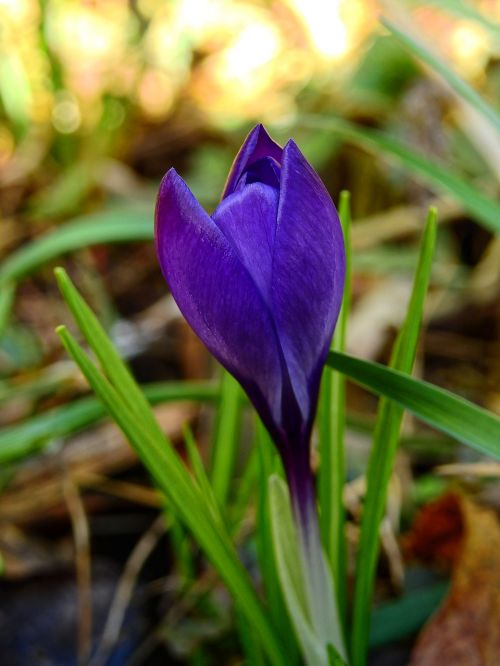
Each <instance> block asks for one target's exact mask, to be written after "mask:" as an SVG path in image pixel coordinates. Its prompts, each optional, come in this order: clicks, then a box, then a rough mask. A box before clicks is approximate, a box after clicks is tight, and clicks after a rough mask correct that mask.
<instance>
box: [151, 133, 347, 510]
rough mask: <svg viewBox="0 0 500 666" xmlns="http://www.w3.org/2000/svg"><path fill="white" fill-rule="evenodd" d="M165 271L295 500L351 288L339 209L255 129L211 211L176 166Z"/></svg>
mask: <svg viewBox="0 0 500 666" xmlns="http://www.w3.org/2000/svg"><path fill="white" fill-rule="evenodd" d="M155 235H156V248H157V252H158V257H159V261H160V265H161V268H162V271H163V274H164V276H165V278H166V280H167V282H168V283H169V285H170V289H171V291H172V294H173V296H174V298H175V300H176V301H177V303H178V305H179V308H180V309H181V311H182V313H183V314H184V316H185V318H186V319H187V321H188V322H189V324H190V325H191V326H192V327H193V329H194V330H195V332H196V333H197V334H198V336H199V337H200V338H201V340H202V341H203V342H204V343H205V345H206V346H207V347H208V349H209V350H210V351H211V352H212V354H213V355H214V356H215V357H216V358H217V359H218V360H219V361H220V363H222V365H223V366H224V367H225V368H227V370H229V372H231V373H232V374H233V375H234V376H235V377H236V379H237V380H238V381H239V382H240V384H241V385H242V386H243V388H244V390H245V391H246V393H247V394H248V396H249V398H250V400H251V401H252V403H253V404H254V406H255V408H256V410H257V412H258V413H259V414H260V416H261V418H262V421H263V422H264V424H265V426H266V427H267V429H268V430H269V433H270V434H271V436H272V438H273V440H274V442H275V443H276V446H277V447H278V449H279V451H280V453H281V456H282V458H283V462H284V465H285V469H286V472H287V476H288V480H289V484H290V488H291V494H292V497H293V498H294V503H295V505H296V507H297V506H298V505H299V506H300V504H301V503H302V499H304V500H306V503H307V499H308V498H306V497H303V496H304V495H307V496H310V494H311V488H312V486H311V482H310V471H309V440H310V434H311V428H312V424H313V419H314V414H315V411H316V404H317V398H318V390H319V384H320V378H321V372H322V369H323V365H324V362H325V358H326V355H327V352H328V348H329V345H330V341H331V337H332V334H333V329H334V327H335V322H336V320H337V316H338V313H339V309H340V305H341V300H342V291H343V286H344V273H345V257H344V244H343V237H342V230H341V226H340V223H339V219H338V216H337V212H336V210H335V206H334V205H333V202H332V200H331V198H330V195H329V194H328V192H327V191H326V189H325V187H324V185H323V183H322V182H321V180H320V178H319V177H318V175H317V173H316V172H315V171H314V169H313V168H312V167H311V165H310V164H309V163H308V162H307V160H306V159H305V157H304V156H303V155H302V153H301V152H300V150H299V148H298V147H297V145H296V144H295V142H294V141H292V140H290V141H288V143H287V144H286V146H285V147H284V148H281V147H280V146H278V145H277V144H276V143H275V142H274V141H273V140H272V139H271V138H270V137H269V135H268V134H267V132H266V130H265V129H264V127H262V125H258V126H257V127H255V128H254V129H253V130H252V131H251V132H250V134H249V135H248V137H247V139H246V141H245V142H244V144H243V146H242V147H241V149H240V152H239V153H238V155H237V157H236V160H235V162H234V164H233V167H232V169H231V172H230V173H229V176H228V179H227V183H226V187H225V189H224V194H223V197H222V201H221V203H220V204H219V205H218V207H217V208H216V209H215V211H214V212H213V214H212V215H208V213H206V212H205V211H204V210H203V208H202V207H201V206H200V204H199V203H198V201H197V200H196V199H195V197H194V196H193V194H192V193H191V191H190V190H189V188H188V187H187V185H186V184H185V182H184V181H183V180H182V179H181V178H180V177H179V176H178V174H177V173H176V172H175V171H174V169H170V171H168V173H167V174H166V176H165V177H164V179H163V181H162V183H161V187H160V192H159V195H158V201H157V206H156V232H155Z"/></svg>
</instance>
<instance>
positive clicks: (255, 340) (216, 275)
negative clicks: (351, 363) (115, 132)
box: [155, 169, 282, 428]
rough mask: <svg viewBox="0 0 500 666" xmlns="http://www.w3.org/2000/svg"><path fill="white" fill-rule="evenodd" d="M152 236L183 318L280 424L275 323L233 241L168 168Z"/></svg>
mask: <svg viewBox="0 0 500 666" xmlns="http://www.w3.org/2000/svg"><path fill="white" fill-rule="evenodd" d="M261 187H264V186H261ZM227 219H228V218H226V221H227ZM155 238H156V250H157V254H158V258H159V262H160V265H161V268H162V271H163V274H164V276H165V278H166V280H167V282H168V283H169V285H170V289H171V291H172V294H173V296H174V298H175V300H176V302H177V304H178V305H179V308H180V309H181V311H182V313H183V314H184V316H185V318H186V319H187V321H188V322H189V324H190V325H191V326H192V328H193V329H194V330H195V331H196V333H197V335H198V336H199V337H200V338H201V340H202V341H203V342H204V344H205V345H206V346H207V347H208V349H209V350H210V351H211V352H212V354H213V355H214V356H215V357H216V358H217V359H218V360H219V361H220V362H221V363H222V365H224V366H225V367H226V368H227V369H228V370H229V371H230V372H231V373H232V374H233V375H234V376H235V377H236V378H237V379H238V381H239V382H240V383H241V384H242V385H243V388H244V389H245V391H246V392H247V393H248V395H249V397H250V398H251V400H252V401H253V403H254V405H255V406H256V408H257V410H258V411H259V413H260V415H261V417H262V418H263V420H264V422H265V423H266V425H267V426H268V427H270V428H272V427H273V424H275V423H279V419H280V415H281V404H280V403H281V393H282V370H281V365H282V360H281V359H282V355H281V351H280V349H279V346H278V341H277V337H276V333H275V327H274V323H273V321H272V319H271V317H270V314H269V311H268V308H267V306H266V304H265V303H264V301H263V300H262V296H261V294H260V292H259V290H258V289H257V288H256V286H255V284H254V282H253V280H252V278H251V277H250V274H249V272H248V270H247V268H246V267H245V266H244V264H243V263H242V261H241V260H240V258H239V257H238V255H237V253H236V251H235V249H234V247H233V244H232V243H231V242H230V241H228V239H227V238H226V237H225V236H224V234H223V232H222V231H221V229H219V227H218V226H217V225H216V224H215V222H214V221H213V220H212V219H211V218H210V217H209V215H208V214H207V213H206V212H205V211H204V210H203V208H202V207H201V206H200V204H199V203H198V202H197V201H196V199H195V197H194V196H193V194H192V193H191V191H190V190H189V188H188V187H187V185H186V184H185V183H184V181H183V180H182V178H180V177H179V176H178V174H177V173H176V172H175V171H174V169H170V171H169V172H168V173H167V175H166V176H165V178H164V179H163V181H162V184H161V187H160V193H159V196H158V201H157V205H156V214H155Z"/></svg>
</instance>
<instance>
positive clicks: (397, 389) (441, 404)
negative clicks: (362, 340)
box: [328, 352, 500, 459]
mask: <svg viewBox="0 0 500 666" xmlns="http://www.w3.org/2000/svg"><path fill="white" fill-rule="evenodd" d="M328 364H329V365H330V366H331V367H333V368H335V369H336V370H338V371H339V372H343V373H344V374H345V375H346V376H347V377H349V378H350V379H352V380H353V381H355V382H357V383H358V384H361V385H362V386H364V387H366V388H367V389H369V390H370V391H373V392H374V393H376V394H377V395H383V396H386V397H387V398H389V399H390V400H393V401H394V402H397V403H399V404H400V405H401V406H402V407H404V408H405V409H407V410H408V411H409V412H411V413H412V414H414V415H415V416H416V417H417V418H419V419H420V420H421V421H424V423H428V424H429V425H431V426H433V427H434V428H436V429H437V430H441V432H444V433H446V434H448V435H450V436H451V437H453V438H454V439H456V440H458V441H459V442H463V443H464V444H468V445H469V446H471V447H472V448H474V449H477V450H478V451H480V452H481V453H485V454H486V455H489V456H491V457H493V458H496V459H500V417H499V416H497V415H496V414H493V412H489V411H487V410H486V409H482V408H481V407H478V406H477V405H475V404H473V403H472V402H469V401H468V400H465V398H461V397H459V396H457V395H455V394H453V393H451V392H450V391H446V390H445V389H442V388H438V387H437V386H434V385H433V384H429V382H424V381H422V380H418V379H414V378H413V377H409V376H408V375H405V374H403V373H401V372H396V371H395V370H390V369H389V368H386V367H385V366H383V365H380V364H379V363H373V362H369V361H363V360H361V359H358V358H354V357H352V356H349V355H348V354H339V353H337V352H332V353H330V354H329V357H328Z"/></svg>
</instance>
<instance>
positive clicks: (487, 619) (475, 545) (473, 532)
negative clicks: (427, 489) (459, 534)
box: [410, 496, 500, 666]
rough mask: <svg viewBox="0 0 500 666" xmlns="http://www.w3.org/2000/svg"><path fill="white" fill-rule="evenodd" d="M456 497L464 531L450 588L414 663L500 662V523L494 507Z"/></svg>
mask: <svg viewBox="0 0 500 666" xmlns="http://www.w3.org/2000/svg"><path fill="white" fill-rule="evenodd" d="M455 497H456V501H457V502H458V506H459V507H460V511H461V516H462V521H463V526H464V532H463V539H462V545H461V550H460V554H459V556H458V558H457V559H456V561H455V564H454V567H453V573H452V584H451V588H450V592H449V594H448V596H447V597H446V599H445V601H444V602H443V604H442V606H441V608H440V609H439V610H438V611H437V613H436V614H435V615H434V616H433V617H432V618H431V620H430V621H429V622H428V623H427V625H426V626H425V627H424V629H423V631H422V633H421V634H420V636H419V638H418V640H417V644H416V646H415V648H414V650H413V654H412V658H411V661H410V666H444V665H445V664H446V665H448V664H450V665H453V666H498V664H499V663H500V632H499V631H498V628H499V626H500V527H499V524H498V520H497V517H496V515H495V513H494V512H493V511H491V510H489V509H484V508H480V507H478V506H477V505H475V504H474V503H473V502H471V501H470V500H468V499H466V498H464V497H460V496H455Z"/></svg>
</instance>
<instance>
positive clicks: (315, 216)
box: [272, 141, 345, 422]
mask: <svg viewBox="0 0 500 666" xmlns="http://www.w3.org/2000/svg"><path fill="white" fill-rule="evenodd" d="M344 276H345V256H344V244H343V236H342V228H341V226H340V222H339V219H338V215H337V211H336V210H335V206H334V205H333V202H332V200H331V197H330V195H329V194H328V192H327V190H326V189H325V187H324V185H323V183H322V182H321V180H320V178H319V176H318V175H317V174H316V172H315V171H314V169H313V168H312V167H311V166H310V164H309V163H308V162H307V160H306V159H305V157H304V156H303V155H302V153H301V152H300V150H299V149H298V147H297V146H296V144H295V143H294V142H293V141H289V142H288V143H287V145H286V146H285V148H284V150H283V160H282V169H281V194H280V202H279V209H278V222H277V228H276V239H275V246H274V261H273V284H272V311H273V315H274V319H275V322H276V325H277V328H278V335H279V338H280V342H281V347H282V349H283V353H284V356H285V361H286V365H287V367H288V371H289V374H290V380H291V383H292V386H293V389H294V392H295V395H296V397H297V401H298V403H299V405H300V408H301V410H302V414H303V417H304V420H305V421H306V422H309V421H310V420H311V419H312V416H313V411H314V408H315V404H316V399H317V393H318V389H319V381H320V376H321V369H322V366H323V363H324V360H325V357H326V354H327V352H328V347H329V345H330V341H331V337H332V335H333V329H334V327H335V322H336V320H337V316H338V313H339V310H340V305H341V302H342V292H343V288H344Z"/></svg>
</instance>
